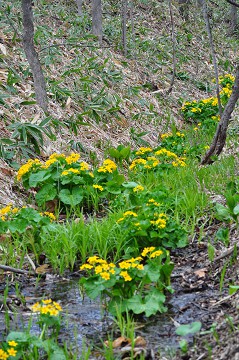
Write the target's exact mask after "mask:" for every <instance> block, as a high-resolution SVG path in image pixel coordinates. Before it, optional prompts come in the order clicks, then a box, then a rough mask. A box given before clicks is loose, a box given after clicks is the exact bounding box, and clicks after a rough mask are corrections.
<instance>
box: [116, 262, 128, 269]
mask: <svg viewBox="0 0 239 360" xmlns="http://www.w3.org/2000/svg"><path fill="white" fill-rule="evenodd" d="M119 267H120V269H129V268H130V267H131V264H130V263H128V262H127V261H121V262H120V263H119Z"/></svg>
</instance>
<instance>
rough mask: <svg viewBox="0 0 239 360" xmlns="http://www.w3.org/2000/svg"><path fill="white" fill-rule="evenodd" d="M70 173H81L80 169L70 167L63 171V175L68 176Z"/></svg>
mask: <svg viewBox="0 0 239 360" xmlns="http://www.w3.org/2000/svg"><path fill="white" fill-rule="evenodd" d="M69 174H80V170H78V169H73V168H70V169H68V170H64V171H62V173H61V176H67V175H69Z"/></svg>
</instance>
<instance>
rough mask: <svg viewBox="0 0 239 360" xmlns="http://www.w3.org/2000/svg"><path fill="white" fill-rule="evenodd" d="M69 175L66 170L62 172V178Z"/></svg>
mask: <svg viewBox="0 0 239 360" xmlns="http://www.w3.org/2000/svg"><path fill="white" fill-rule="evenodd" d="M68 174H69V171H68V170H64V171H62V173H61V176H67V175H68Z"/></svg>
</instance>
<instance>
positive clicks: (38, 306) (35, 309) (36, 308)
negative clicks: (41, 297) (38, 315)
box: [31, 302, 41, 312]
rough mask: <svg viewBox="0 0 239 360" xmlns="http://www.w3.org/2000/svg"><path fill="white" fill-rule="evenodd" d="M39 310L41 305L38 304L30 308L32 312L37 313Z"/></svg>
mask: <svg viewBox="0 0 239 360" xmlns="http://www.w3.org/2000/svg"><path fill="white" fill-rule="evenodd" d="M40 309H41V305H40V303H39V302H36V303H35V304H34V305H32V306H31V310H32V311H33V312H38V311H40Z"/></svg>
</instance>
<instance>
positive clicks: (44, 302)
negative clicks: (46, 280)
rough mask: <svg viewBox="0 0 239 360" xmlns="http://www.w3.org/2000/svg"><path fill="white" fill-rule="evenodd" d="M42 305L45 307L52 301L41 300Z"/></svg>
mask: <svg viewBox="0 0 239 360" xmlns="http://www.w3.org/2000/svg"><path fill="white" fill-rule="evenodd" d="M42 303H43V304H45V305H47V304H51V303H52V300H51V299H47V300H42Z"/></svg>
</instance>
